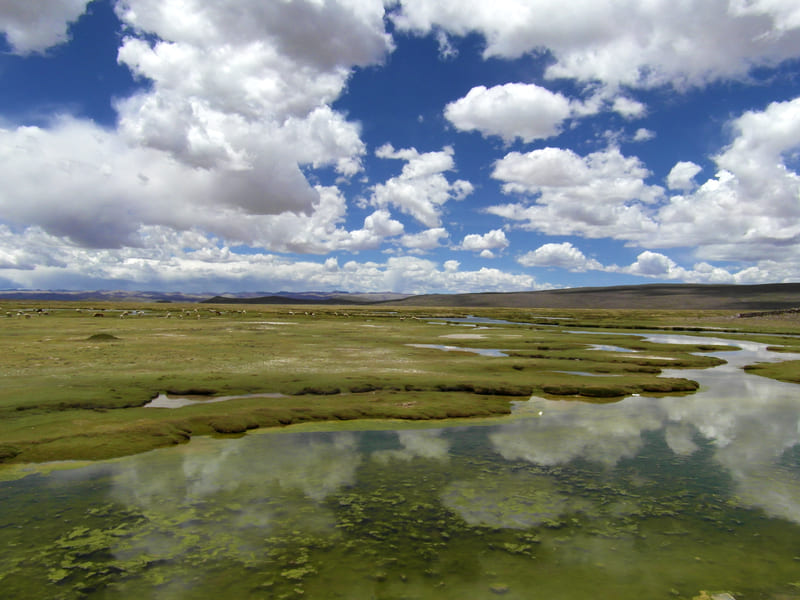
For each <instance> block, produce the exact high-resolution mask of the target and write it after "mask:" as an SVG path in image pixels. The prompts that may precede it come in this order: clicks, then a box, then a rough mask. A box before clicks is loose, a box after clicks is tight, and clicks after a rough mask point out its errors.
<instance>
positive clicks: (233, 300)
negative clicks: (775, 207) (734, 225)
mask: <svg viewBox="0 0 800 600" xmlns="http://www.w3.org/2000/svg"><path fill="white" fill-rule="evenodd" d="M2 299H6V300H32V301H33V300H40V301H46V300H62V301H63V300H67V301H69V300H74V301H79V300H80V301H84V300H96V301H128V302H137V301H138V302H206V303H212V304H329V305H335V304H343V305H348V304H349V305H378V304H391V305H398V306H420V307H425V306H430V307H464V308H467V307H476V308H477V307H497V308H500V307H507V308H563V309H580V308H601V309H603V308H608V309H612V308H620V309H622V308H627V309H635V308H639V309H645V310H646V309H653V310H656V309H658V310H668V309H694V310H737V311H769V310H786V309H790V308H800V283H769V284H757V285H732V284H687V283H665V284H662V283H654V284H640V285H623V286H609V287H582V288H566V289H557V290H540V291H522V292H482V293H474V294H421V295H408V294H397V293H392V292H383V293H350V292H344V291H338V290H337V291H332V292H287V291H281V292H274V293H271V292H256V293H253V292H250V293H240V294H223V295H212V294H184V293H180V292H171V293H170V292H147V291H143V292H131V291H108V290H99V291H75V292H73V291H64V290H6V291H0V300H2Z"/></svg>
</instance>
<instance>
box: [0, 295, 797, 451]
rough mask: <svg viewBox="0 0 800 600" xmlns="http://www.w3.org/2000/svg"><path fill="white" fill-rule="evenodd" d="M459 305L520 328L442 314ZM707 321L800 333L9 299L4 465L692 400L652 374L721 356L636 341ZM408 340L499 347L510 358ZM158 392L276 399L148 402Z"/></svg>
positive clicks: (528, 312) (591, 319)
mask: <svg viewBox="0 0 800 600" xmlns="http://www.w3.org/2000/svg"><path fill="white" fill-rule="evenodd" d="M467 314H475V315H478V316H483V317H490V318H495V319H498V318H499V319H506V320H509V321H514V322H518V323H515V324H492V325H488V326H485V327H481V328H475V327H465V326H456V325H455V324H452V323H451V324H448V323H446V319H448V318H460V317H464V316H466V315H467ZM101 315H102V316H101ZM434 319H439V320H440V321H439V322H433V321H434ZM441 320H444V321H441ZM703 328H716V329H715V333H714V335H715V336H717V337H723V336H729V337H733V338H736V337H738V338H742V337H746V338H747V339H753V340H757V341H760V340H769V341H768V343H770V344H773V345H774V346H775V347H776V348H778V349H786V350H791V351H798V350H800V348H798V347H797V344H798V339H797V338H792V337H785V338H782V337H780V335H775V334H781V333H785V334H792V333H800V323H798V322H797V321H796V320H787V319H781V318H779V317H776V318H760V319H736V318H734V316H733V314H732V313H730V312H725V311H702V312H700V311H631V310H588V309H587V310H532V309H500V308H491V309H489V308H484V309H460V308H459V309H446V308H429V307H428V308H419V307H418V308H415V307H402V308H401V307H391V306H380V307H375V306H369V307H351V306H347V307H335V306H324V307H322V306H320V307H313V306H303V307H291V306H279V305H274V306H251V305H248V306H246V307H240V306H235V307H234V306H230V305H226V306H213V305H197V304H185V305H179V304H157V303H149V304H141V303H140V304H124V303H107V304H103V305H98V304H96V303H95V304H93V305H90V304H89V303H80V302H51V303H37V304H32V303H30V302H24V301H5V302H2V303H0V356H2V359H0V462H35V461H50V460H68V459H97V458H109V457H114V456H122V455H126V454H132V453H136V452H141V451H145V450H148V449H152V448H156V447H160V446H167V445H171V444H177V443H181V442H185V441H187V440H188V439H189V438H190V437H191V436H193V435H204V434H216V435H231V434H242V433H243V432H245V431H247V430H249V429H254V428H259V427H272V426H281V425H287V424H292V423H302V422H311V421H330V420H350V419H361V418H380V419H414V420H419V419H446V418H457V417H459V418H460V417H487V416H493V415H502V414H506V413H508V412H510V409H511V402H512V401H513V400H524V399H526V398H527V397H529V396H530V395H531V394H538V395H544V396H552V397H558V398H563V399H572V400H582V401H596V402H609V401H615V400H618V399H620V398H622V397H624V396H625V395H628V394H634V393H637V394H642V395H663V394H675V393H691V392H692V391H694V390H695V389H696V388H697V384H696V383H695V382H693V381H691V380H689V379H685V378H680V377H677V378H676V377H673V378H666V377H663V376H661V375H660V373H661V369H662V368H665V367H669V368H670V369H673V368H704V367H710V366H713V365H715V364H719V360H717V359H714V358H710V357H704V356H697V355H695V354H692V353H693V352H701V351H704V350H708V342H706V341H704V340H703V338H702V337H698V340H697V344H687V345H675V344H655V343H648V342H645V341H643V339H642V338H641V335H637V334H641V333H642V332H643V331H645V330H647V331H653V330H659V329H664V330H667V331H679V332H681V333H692V332H693V331H697V332H699V331H701V330H702V329H703ZM575 330H583V331H588V333H580V334H578V333H572V332H573V331H575ZM717 332H719V333H717ZM611 333H613V334H614V335H610V334H611ZM620 333H624V334H625V335H619V334H620ZM764 334H770V335H769V336H767V335H764ZM412 344H413V345H424V344H439V345H447V346H450V347H464V348H485V349H501V350H502V351H504V353H505V354H507V356H505V357H487V356H480V355H478V354H475V353H471V352H466V351H447V352H445V351H442V350H440V349H437V348H424V347H419V346H412ZM592 344H601V345H613V346H617V347H623V348H627V349H630V350H637V351H639V353H638V354H633V353H623V352H612V351H605V350H597V349H592V347H591V345H592ZM795 367H796V365H795ZM565 371H567V373H565ZM576 371H577V372H582V373H591V374H593V375H595V376H591V377H588V376H579V375H575V374H574V372H576ZM754 372H757V373H759V374H764V375H767V376H774V377H777V378H782V379H785V380H792V379H791V377H793V376H794V373H796V368H795V369H794V370H792V369H791V368H788V369H787V368H783V369H782V368H781V367H780V366H775V365H770V366H768V367H763V368H762V367H760V366H758V365H756V366H754ZM160 393H167V394H169V395H171V396H189V397H192V398H195V399H200V400H203V399H205V400H208V399H213V398H214V397H216V396H227V395H238V394H281V396H280V397H272V396H270V397H267V396H263V397H255V398H253V397H250V398H242V399H234V400H227V401H224V402H214V403H212V402H199V403H196V404H194V405H192V406H186V407H182V408H177V409H165V408H148V407H145V404H147V403H148V402H149V401H150V400H152V399H153V398H154V397H156V396H157V395H158V394H160Z"/></svg>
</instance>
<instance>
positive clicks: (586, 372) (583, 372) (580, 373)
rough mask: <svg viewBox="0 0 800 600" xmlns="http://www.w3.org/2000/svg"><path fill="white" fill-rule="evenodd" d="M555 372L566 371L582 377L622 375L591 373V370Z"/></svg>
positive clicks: (617, 374)
mask: <svg viewBox="0 0 800 600" xmlns="http://www.w3.org/2000/svg"><path fill="white" fill-rule="evenodd" d="M553 373H565V374H567V375H580V376H581V377H621V376H622V374H621V373H590V372H589V371H553Z"/></svg>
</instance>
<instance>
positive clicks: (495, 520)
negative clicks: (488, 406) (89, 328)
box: [0, 392, 800, 600]
mask: <svg viewBox="0 0 800 600" xmlns="http://www.w3.org/2000/svg"><path fill="white" fill-rule="evenodd" d="M728 393H729V392H725V394H722V395H720V396H719V397H715V396H713V394H712V395H709V394H706V395H705V396H704V395H703V393H701V394H698V395H697V396H696V397H687V398H680V399H676V398H669V399H653V398H648V399H645V398H630V399H627V400H625V401H623V402H619V403H616V404H614V405H602V406H597V405H585V404H580V403H575V402H562V403H559V402H552V401H545V400H532V401H531V402H530V407H529V408H531V409H532V410H531V414H532V415H534V416H532V417H529V418H522V419H519V418H518V419H517V420H514V421H509V422H508V423H501V424H497V425H492V426H486V427H455V428H452V429H425V430H420V431H415V430H408V429H404V430H403V431H398V432H394V431H358V432H343V431H338V432H333V433H325V432H314V433H282V434H278V433H276V434H273V435H256V436H247V437H244V438H241V439H237V440H224V439H211V438H201V439H195V440H193V441H192V442H191V443H189V444H187V445H185V446H181V447H178V448H174V449H169V450H159V451H154V452H150V453H147V454H143V455H138V456H135V457H130V458H127V459H121V460H117V461H113V462H104V463H97V464H93V465H89V466H85V467H80V468H76V469H73V470H68V471H53V472H52V473H42V474H35V475H31V476H29V477H26V478H23V479H19V480H17V481H11V482H5V483H2V484H0V507H2V510H1V511H0V565H2V567H1V569H2V571H1V572H0V585H2V589H3V590H4V594H5V595H7V596H8V597H14V598H23V599H24V598H41V597H52V598H63V599H65V600H70V599H72V598H76V599H77V598H111V597H113V598H142V597H158V598H181V599H183V598H217V597H219V596H220V595H221V594H224V595H225V596H226V597H227V596H236V597H243V598H263V597H269V598H337V597H338V598H354V599H361V598H364V599H368V598H387V599H388V598H423V599H426V598H431V599H440V598H441V599H449V598H453V599H455V598H459V599H461V598H466V597H469V598H473V597H474V598H492V597H498V596H499V597H503V598H547V599H556V600H558V599H564V600H573V599H584V598H587V597H604V598H610V597H613V598H620V599H623V600H624V599H628V598H630V599H637V600H639V599H641V598H660V597H663V598H685V599H686V600H689V599H691V598H694V597H697V596H699V595H700V594H701V592H702V590H729V592H726V593H730V594H732V595H733V597H735V598H736V599H737V600H742V599H747V598H772V599H777V598H784V597H787V598H791V597H792V594H795V595H797V590H796V589H795V588H794V587H793V585H794V584H795V583H796V582H797V581H799V580H800V561H798V560H795V559H794V557H796V556H800V546H799V545H798V542H797V540H799V539H800V525H798V523H800V501H799V500H796V498H800V494H795V493H794V492H795V491H796V490H797V489H800V488H798V482H799V481H800V474H799V473H798V464H797V462H798V461H797V460H796V456H797V455H798V451H797V449H796V448H797V447H798V443H799V442H798V439H797V438H798V432H797V427H796V423H797V417H796V414H795V409H794V404H793V403H792V402H791V401H790V399H789V397H788V396H784V395H781V394H778V395H775V396H769V395H766V396H765V395H764V394H761V395H759V396H758V397H757V398H756V399H755V400H753V401H752V402H747V401H745V400H741V399H740V400H738V401H737V402H736V403H733V404H732V403H731V400H730V396H726V394H728ZM539 413H541V415H540V414H539ZM792 419H794V421H792ZM767 431H769V432H770V435H765V434H764V432H767ZM781 594H783V596H782V595H781Z"/></svg>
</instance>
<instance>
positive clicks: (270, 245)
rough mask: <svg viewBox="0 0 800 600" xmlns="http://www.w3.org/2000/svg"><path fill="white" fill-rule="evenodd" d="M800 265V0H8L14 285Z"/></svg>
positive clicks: (3, 179)
mask: <svg viewBox="0 0 800 600" xmlns="http://www.w3.org/2000/svg"><path fill="white" fill-rule="evenodd" d="M797 281H800V4H798V3H797V1H796V0H683V1H681V2H674V0H650V1H648V2H641V0H614V1H611V0H608V1H605V0H569V1H567V2H564V1H563V0H559V1H556V0H491V1H488V0H217V1H215V2H205V1H203V0H93V1H90V2H87V1H86V0H47V1H42V2H30V1H29V0H0V289H70V290H95V289H119V290H123V289H126V290H152V291H182V292H192V293H224V292H257V291H263V292H276V291H279V290H286V291H332V290H344V291H350V292H398V293H408V294H411V293H462V292H504V291H521V290H537V289H553V288H565V287H583V286H610V285H629V284H643V283H661V282H673V283H738V284H758V283H778V282H797Z"/></svg>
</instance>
